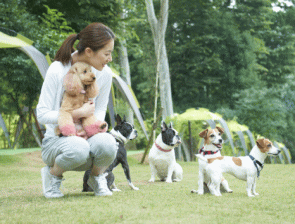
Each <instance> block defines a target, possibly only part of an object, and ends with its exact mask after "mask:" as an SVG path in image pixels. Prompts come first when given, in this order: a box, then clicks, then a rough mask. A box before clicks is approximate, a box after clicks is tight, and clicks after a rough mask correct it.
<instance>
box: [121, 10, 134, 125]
mask: <svg viewBox="0 0 295 224" xmlns="http://www.w3.org/2000/svg"><path fill="white" fill-rule="evenodd" d="M120 16H121V19H125V17H126V14H125V13H124V10H122V13H121V15H120ZM123 32H125V24H124V22H123ZM119 63H120V68H121V69H120V73H121V74H120V75H121V77H124V79H125V80H126V82H127V84H128V85H129V86H131V77H130V67H129V60H128V51H127V43H126V39H121V40H120V41H119ZM133 116H134V114H133V111H132V109H131V107H128V110H127V114H126V119H127V121H128V122H130V123H131V124H133V123H134V120H133Z"/></svg>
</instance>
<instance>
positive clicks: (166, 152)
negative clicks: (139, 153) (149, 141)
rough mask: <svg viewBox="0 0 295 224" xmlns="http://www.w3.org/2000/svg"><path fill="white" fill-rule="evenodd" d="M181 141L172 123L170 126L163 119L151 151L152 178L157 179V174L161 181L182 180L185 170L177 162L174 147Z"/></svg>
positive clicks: (152, 180) (151, 180)
mask: <svg viewBox="0 0 295 224" xmlns="http://www.w3.org/2000/svg"><path fill="white" fill-rule="evenodd" d="M180 143H181V139H180V137H179V136H178V132H177V131H176V130H175V129H173V127H172V124H171V123H170V125H169V128H168V127H167V125H166V123H165V122H164V121H163V122H162V125H161V133H160V134H159V135H158V137H157V139H156V141H155V143H154V144H153V146H152V148H151V150H150V152H149V164H150V167H151V173H152V175H151V179H150V180H149V182H154V181H155V176H156V175H157V176H158V177H159V178H160V180H161V181H166V182H167V183H172V181H181V180H182V174H183V170H182V167H181V166H180V165H179V164H178V163H176V159H175V153H174V148H175V147H176V146H178V145H179V144H180Z"/></svg>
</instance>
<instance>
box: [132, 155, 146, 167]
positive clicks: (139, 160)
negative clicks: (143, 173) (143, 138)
mask: <svg viewBox="0 0 295 224" xmlns="http://www.w3.org/2000/svg"><path fill="white" fill-rule="evenodd" d="M130 157H132V158H134V159H136V160H137V161H138V162H139V163H140V162H141V159H142V157H143V153H138V154H135V155H131V156H130ZM143 164H145V165H148V164H149V159H148V155H147V156H146V157H145V160H144V163H143Z"/></svg>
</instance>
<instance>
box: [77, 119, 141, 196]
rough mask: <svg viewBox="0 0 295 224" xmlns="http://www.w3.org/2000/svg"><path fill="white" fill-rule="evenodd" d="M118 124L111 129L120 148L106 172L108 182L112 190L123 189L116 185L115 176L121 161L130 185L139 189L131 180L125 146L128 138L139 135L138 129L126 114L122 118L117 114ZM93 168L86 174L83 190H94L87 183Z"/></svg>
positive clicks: (131, 138)
mask: <svg viewBox="0 0 295 224" xmlns="http://www.w3.org/2000/svg"><path fill="white" fill-rule="evenodd" d="M115 119H116V123H117V125H116V126H115V127H114V128H113V129H112V130H111V131H110V134H112V135H113V136H114V137H115V138H116V141H117V142H118V143H119V149H118V152H117V156H116V158H115V160H114V161H113V163H112V164H111V165H110V166H109V167H108V168H107V170H106V171H105V173H107V176H106V179H107V184H108V187H109V189H110V190H112V191H121V190H119V189H118V188H117V187H116V185H115V182H114V180H115V176H114V174H113V172H112V171H113V169H114V168H115V167H116V166H117V165H118V164H119V163H121V165H122V167H123V170H124V173H125V176H126V178H127V180H128V184H129V186H130V187H131V188H132V189H133V190H139V188H137V187H135V186H134V185H133V183H132V182H131V177H130V170H129V165H128V162H127V152H126V149H125V147H124V145H125V143H126V142H127V141H128V140H133V139H135V138H136V137H137V131H136V130H135V129H134V126H133V125H132V124H130V123H128V122H126V119H125V116H124V119H123V120H122V119H121V117H120V115H118V114H117V116H116V117H115ZM90 172H91V170H87V171H86V172H85V174H84V178H83V190H82V191H83V192H88V191H93V190H92V189H91V188H90V187H89V185H88V184H87V181H88V179H89V175H90Z"/></svg>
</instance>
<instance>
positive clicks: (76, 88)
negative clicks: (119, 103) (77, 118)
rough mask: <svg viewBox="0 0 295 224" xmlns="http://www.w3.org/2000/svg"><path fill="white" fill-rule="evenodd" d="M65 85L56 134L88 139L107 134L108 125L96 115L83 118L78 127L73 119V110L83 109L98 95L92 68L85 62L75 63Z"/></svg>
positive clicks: (66, 76) (65, 78)
mask: <svg viewBox="0 0 295 224" xmlns="http://www.w3.org/2000/svg"><path fill="white" fill-rule="evenodd" d="M63 85H64V89H65V92H64V95H63V99H62V104H61V107H60V110H59V117H58V127H57V129H56V134H57V135H59V136H61V135H62V136H76V135H77V136H84V138H85V139H87V138H90V137H91V136H93V135H95V134H97V133H101V132H106V131H107V129H108V125H107V123H106V122H105V121H99V120H97V118H96V117H95V116H94V115H92V116H90V117H85V118H82V119H81V123H76V126H75V123H74V120H73V117H72V112H73V110H76V109H78V108H80V107H82V105H83V104H84V103H86V102H88V101H89V100H90V99H93V98H95V97H96V96H97V95H98V86H97V83H96V77H95V75H94V74H93V73H92V71H91V66H90V65H88V64H86V63H83V62H77V63H75V64H74V65H73V66H72V67H71V68H70V70H69V72H68V73H67V74H66V75H65V77H64V82H63ZM81 125H82V126H81ZM84 133H85V134H84Z"/></svg>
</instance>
